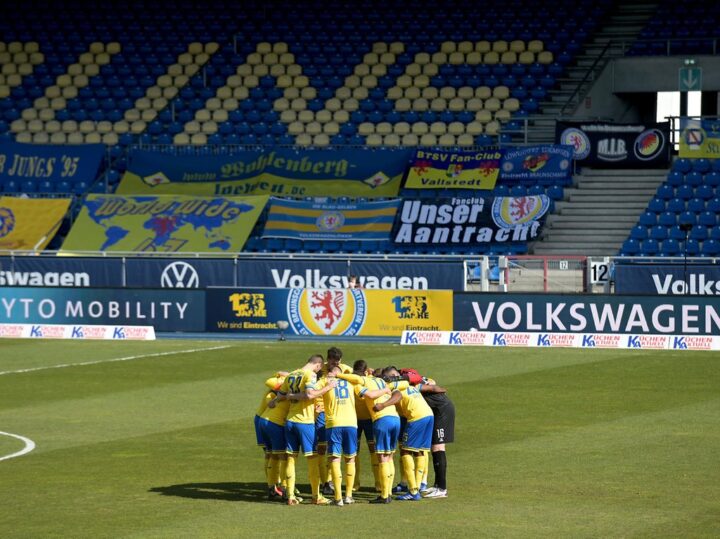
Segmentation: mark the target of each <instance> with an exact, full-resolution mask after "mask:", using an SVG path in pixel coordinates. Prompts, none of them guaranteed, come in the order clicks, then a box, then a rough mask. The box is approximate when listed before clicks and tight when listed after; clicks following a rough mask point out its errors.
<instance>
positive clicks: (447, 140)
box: [438, 133, 455, 146]
mask: <svg viewBox="0 0 720 539" xmlns="http://www.w3.org/2000/svg"><path fill="white" fill-rule="evenodd" d="M438 144H439V145H440V146H455V135H450V134H449V133H446V134H444V135H441V136H440V138H439V139H438Z"/></svg>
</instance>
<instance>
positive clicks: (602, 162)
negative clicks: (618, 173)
mask: <svg viewBox="0 0 720 539" xmlns="http://www.w3.org/2000/svg"><path fill="white" fill-rule="evenodd" d="M555 140H556V142H557V143H558V144H564V145H569V146H572V147H573V148H574V154H573V158H574V159H575V161H577V164H578V165H581V166H582V165H587V166H592V167H597V168H648V167H650V168H665V167H667V165H668V164H669V163H670V148H671V144H670V122H662V123H657V124H648V125H644V124H612V123H601V122H557V123H556V125H555Z"/></svg>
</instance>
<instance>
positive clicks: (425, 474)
mask: <svg viewBox="0 0 720 539" xmlns="http://www.w3.org/2000/svg"><path fill="white" fill-rule="evenodd" d="M424 455H425V464H424V465H423V476H422V481H420V482H421V483H425V484H426V485H427V482H428V481H427V478H428V470H429V469H430V451H425V453H424Z"/></svg>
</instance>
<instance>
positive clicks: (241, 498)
mask: <svg viewBox="0 0 720 539" xmlns="http://www.w3.org/2000/svg"><path fill="white" fill-rule="evenodd" d="M303 487H305V489H304V490H303ZM298 488H300V490H302V491H303V492H309V491H310V487H309V486H308V485H299V486H298ZM150 492H157V493H158V494H162V495H163V496H179V497H180V498H192V499H194V500H222V501H228V502H256V503H277V502H272V501H270V500H268V498H267V485H266V484H265V483H183V484H181V485H169V486H167V487H153V488H151V489H150ZM356 494H360V496H361V497H362V498H365V497H367V496H368V495H370V494H373V495H374V494H375V489H373V488H367V487H363V488H361V489H360V492H356Z"/></svg>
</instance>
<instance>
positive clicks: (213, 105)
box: [205, 97, 222, 111]
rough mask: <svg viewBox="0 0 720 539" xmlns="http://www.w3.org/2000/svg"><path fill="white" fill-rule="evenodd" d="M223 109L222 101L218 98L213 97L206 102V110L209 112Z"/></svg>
mask: <svg viewBox="0 0 720 539" xmlns="http://www.w3.org/2000/svg"><path fill="white" fill-rule="evenodd" d="M221 107H222V101H221V100H220V99H219V98H217V97H211V98H210V99H208V100H207V101H206V102H205V108H206V109H207V110H210V111H212V110H218V109H219V108H221Z"/></svg>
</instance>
